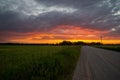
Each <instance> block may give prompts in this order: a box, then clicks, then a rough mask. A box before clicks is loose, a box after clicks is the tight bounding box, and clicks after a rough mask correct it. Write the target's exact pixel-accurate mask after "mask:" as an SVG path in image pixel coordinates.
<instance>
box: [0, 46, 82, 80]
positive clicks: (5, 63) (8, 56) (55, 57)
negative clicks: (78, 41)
mask: <svg viewBox="0 0 120 80" xmlns="http://www.w3.org/2000/svg"><path fill="white" fill-rule="evenodd" d="M79 55H80V47H79V46H40V45H0V80H72V76H73V72H74V69H75V66H76V62H77V60H78V57H79Z"/></svg>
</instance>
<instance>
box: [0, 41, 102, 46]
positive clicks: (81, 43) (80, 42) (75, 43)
mask: <svg viewBox="0 0 120 80" xmlns="http://www.w3.org/2000/svg"><path fill="white" fill-rule="evenodd" d="M0 45H102V43H100V42H91V43H86V42H83V41H77V42H71V41H62V42H60V43H56V44H49V43H38V44H35V43H0Z"/></svg>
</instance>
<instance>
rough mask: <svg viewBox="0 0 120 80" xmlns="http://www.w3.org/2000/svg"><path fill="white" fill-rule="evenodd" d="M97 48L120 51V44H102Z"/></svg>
mask: <svg viewBox="0 0 120 80" xmlns="http://www.w3.org/2000/svg"><path fill="white" fill-rule="evenodd" d="M98 48H103V49H108V50H113V51H118V52H120V45H103V46H99V47H98Z"/></svg>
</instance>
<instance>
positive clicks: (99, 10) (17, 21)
mask: <svg viewBox="0 0 120 80" xmlns="http://www.w3.org/2000/svg"><path fill="white" fill-rule="evenodd" d="M119 22H120V1H119V0H21V1H16V0H11V1H9V0H0V31H13V32H32V31H33V32H34V31H38V32H39V31H44V30H49V28H53V27H56V26H59V25H72V26H80V27H83V28H90V29H98V30H110V29H112V28H114V27H116V26H118V25H120V23H119ZM115 32H116V33H117V34H120V32H119V31H118V30H116V31H115Z"/></svg>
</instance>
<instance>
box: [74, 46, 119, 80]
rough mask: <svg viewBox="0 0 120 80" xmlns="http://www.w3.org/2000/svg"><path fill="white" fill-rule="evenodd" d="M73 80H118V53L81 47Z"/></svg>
mask: <svg viewBox="0 0 120 80" xmlns="http://www.w3.org/2000/svg"><path fill="white" fill-rule="evenodd" d="M73 80H120V52H115V51H110V50H104V49H99V48H93V47H89V46H83V47H82V51H81V56H80V58H79V60H78V63H77V66H76V69H75V72H74V76H73Z"/></svg>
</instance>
